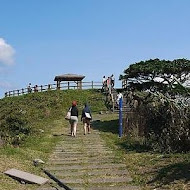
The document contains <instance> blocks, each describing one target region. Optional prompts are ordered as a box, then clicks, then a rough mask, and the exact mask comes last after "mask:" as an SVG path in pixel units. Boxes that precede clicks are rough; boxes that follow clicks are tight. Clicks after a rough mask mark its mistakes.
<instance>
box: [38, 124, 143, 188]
mask: <svg viewBox="0 0 190 190" xmlns="http://www.w3.org/2000/svg"><path fill="white" fill-rule="evenodd" d="M68 132H69V130H68V128H65V129H64V135H63V139H62V141H61V142H60V143H59V144H57V146H56V147H55V150H54V152H53V154H52V155H51V158H50V159H49V162H48V163H47V166H46V169H47V170H48V171H49V172H50V173H51V174H53V175H54V176H56V177H57V178H58V179H59V180H60V181H62V182H63V183H64V184H65V185H67V186H68V187H69V188H70V189H73V190H139V189H140V188H139V187H136V186H132V185H130V182H131V181H132V178H131V177H130V175H129V173H128V170H127V168H126V166H125V164H123V163H121V162H120V161H119V159H118V158H117V156H115V154H114V152H113V151H112V150H111V149H110V148H108V147H107V146H106V144H105V142H104V140H103V139H101V137H100V132H99V131H98V130H92V131H91V134H87V135H83V130H82V126H81V124H79V126H78V131H77V137H71V136H69V135H68ZM52 184H53V185H56V183H55V182H53V181H52ZM57 187H58V189H64V188H60V187H59V186H57ZM55 189H56V188H55V187H52V186H51V185H50V184H47V185H44V186H42V187H40V188H38V190H55Z"/></svg>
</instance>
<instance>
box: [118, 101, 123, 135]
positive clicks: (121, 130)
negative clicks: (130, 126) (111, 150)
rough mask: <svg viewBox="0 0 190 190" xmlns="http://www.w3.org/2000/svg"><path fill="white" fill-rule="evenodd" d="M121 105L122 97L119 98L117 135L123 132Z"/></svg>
mask: <svg viewBox="0 0 190 190" xmlns="http://www.w3.org/2000/svg"><path fill="white" fill-rule="evenodd" d="M122 106H123V99H122V98H120V99H119V137H122V133H123V126H122V123H123V118H122Z"/></svg>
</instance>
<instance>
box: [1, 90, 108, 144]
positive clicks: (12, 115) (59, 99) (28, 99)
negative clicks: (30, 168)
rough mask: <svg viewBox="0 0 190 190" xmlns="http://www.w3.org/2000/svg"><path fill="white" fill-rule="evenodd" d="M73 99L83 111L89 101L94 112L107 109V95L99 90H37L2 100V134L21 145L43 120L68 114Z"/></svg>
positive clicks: (9, 141)
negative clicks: (41, 91) (37, 91)
mask: <svg viewBox="0 0 190 190" xmlns="http://www.w3.org/2000/svg"><path fill="white" fill-rule="evenodd" d="M72 100H76V101H77V102H78V109H79V113H81V111H82V108H83V105H84V103H85V102H88V104H89V105H90V107H91V110H92V112H98V111H100V110H106V109H107V108H106V106H105V103H104V97H103V95H102V94H101V93H99V92H98V91H97V90H64V91H49V92H43V93H33V94H28V95H23V96H18V97H12V98H4V99H1V100H0V137H1V139H4V140H5V141H6V142H8V143H10V144H14V145H18V144H19V143H20V142H21V141H22V140H23V139H24V138H25V137H26V136H28V135H29V134H31V133H34V132H35V131H37V130H38V129H39V122H40V121H43V122H45V121H48V120H51V119H59V118H61V117H64V116H65V114H66V112H67V110H68V108H69V107H70V106H71V102H72Z"/></svg>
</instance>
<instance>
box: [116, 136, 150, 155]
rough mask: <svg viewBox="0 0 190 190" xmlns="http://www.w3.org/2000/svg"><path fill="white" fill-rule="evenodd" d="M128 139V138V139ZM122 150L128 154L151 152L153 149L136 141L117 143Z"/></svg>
mask: <svg viewBox="0 0 190 190" xmlns="http://www.w3.org/2000/svg"><path fill="white" fill-rule="evenodd" d="M126 138H127V137H126ZM117 145H119V146H120V147H121V148H122V149H124V150H126V151H127V152H129V151H133V152H137V153H141V152H149V151H150V152H151V148H150V147H148V146H147V145H145V144H143V143H142V142H140V140H139V141H135V140H131V139H130V140H124V141H123V142H119V143H117Z"/></svg>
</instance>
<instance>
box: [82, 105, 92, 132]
mask: <svg viewBox="0 0 190 190" xmlns="http://www.w3.org/2000/svg"><path fill="white" fill-rule="evenodd" d="M91 119H92V115H91V110H90V108H89V106H88V104H87V103H86V104H85V105H84V109H83V110H82V116H81V121H83V125H84V135H86V132H87V130H88V134H90V120H91Z"/></svg>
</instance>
